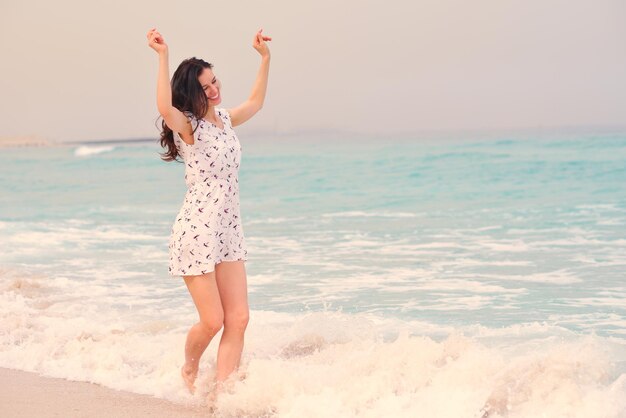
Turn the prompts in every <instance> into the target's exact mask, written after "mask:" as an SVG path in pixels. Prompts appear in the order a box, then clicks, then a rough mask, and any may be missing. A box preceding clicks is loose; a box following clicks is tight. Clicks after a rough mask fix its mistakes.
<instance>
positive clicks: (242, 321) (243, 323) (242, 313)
mask: <svg viewBox="0 0 626 418" xmlns="http://www.w3.org/2000/svg"><path fill="white" fill-rule="evenodd" d="M249 321H250V312H249V311H248V310H247V309H246V310H237V311H234V312H226V313H225V314H224V328H229V329H237V330H242V331H243V330H245V329H246V327H247V326H248V322H249Z"/></svg>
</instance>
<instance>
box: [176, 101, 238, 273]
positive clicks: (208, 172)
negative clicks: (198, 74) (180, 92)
mask: <svg viewBox="0 0 626 418" xmlns="http://www.w3.org/2000/svg"><path fill="white" fill-rule="evenodd" d="M215 112H216V114H217V116H218V117H219V118H220V119H221V120H222V122H223V123H224V129H220V128H219V127H217V126H216V125H215V124H213V123H211V122H209V121H207V120H205V119H196V118H195V117H194V116H193V115H191V114H189V113H186V114H187V117H188V119H189V120H190V122H191V126H192V128H193V129H194V130H195V131H194V134H193V138H194V143H193V145H189V144H187V143H186V142H185V141H183V140H182V139H181V138H180V136H179V135H178V133H177V132H175V133H174V142H175V144H176V147H177V148H178V150H179V154H180V156H181V158H182V159H183V160H184V163H185V183H186V184H187V188H188V189H187V193H186V194H185V199H184V202H183V205H182V207H181V209H180V211H179V212H178V215H177V217H176V220H175V221H174V225H173V226H172V233H171V235H170V239H169V245H168V246H169V258H170V261H169V274H170V275H171V276H187V275H198V274H204V273H209V272H211V271H213V270H215V264H217V263H219V262H221V261H235V260H244V261H247V259H248V258H247V256H248V251H247V247H246V242H245V237H244V234H243V229H242V225H241V214H240V208H239V179H238V173H239V164H240V162H241V150H242V148H241V144H240V143H239V139H238V138H237V135H236V134H235V131H234V130H233V126H232V124H231V121H230V115H229V114H228V112H227V111H226V109H217V108H216V109H215ZM196 127H197V129H196Z"/></svg>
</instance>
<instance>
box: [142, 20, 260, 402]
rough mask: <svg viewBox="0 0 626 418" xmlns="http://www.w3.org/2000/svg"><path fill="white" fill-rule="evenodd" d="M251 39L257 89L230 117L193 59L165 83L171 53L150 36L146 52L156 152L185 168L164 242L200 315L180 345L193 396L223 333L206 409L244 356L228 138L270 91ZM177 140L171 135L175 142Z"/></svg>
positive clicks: (239, 250)
mask: <svg viewBox="0 0 626 418" xmlns="http://www.w3.org/2000/svg"><path fill="white" fill-rule="evenodd" d="M269 40H271V38H269V37H267V36H264V35H263V34H262V29H261V30H259V31H258V32H257V33H256V34H255V35H254V40H253V44H252V46H253V47H254V48H255V49H256V50H257V51H258V52H259V53H260V54H261V66H260V68H259V72H258V76H257V79H256V83H255V85H254V87H253V89H252V93H251V94H250V97H249V98H248V100H246V101H245V102H243V103H242V104H240V105H239V106H237V107H234V108H232V109H224V108H218V105H219V104H220V103H221V100H222V97H221V88H222V85H221V83H220V81H219V80H218V78H217V76H216V75H215V74H214V73H213V65H212V64H210V63H208V62H206V61H204V60H202V59H199V58H196V57H192V58H188V59H185V60H184V61H183V62H181V64H180V65H179V66H178V68H177V69H176V71H175V72H174V76H173V77H172V80H171V85H170V80H169V75H168V66H169V65H168V47H167V44H166V43H165V41H164V39H163V36H161V34H160V33H159V32H157V31H156V29H155V28H153V29H151V30H150V31H148V45H149V46H150V47H151V48H152V49H154V50H155V51H157V52H158V54H159V75H158V82H157V106H158V110H159V113H160V114H161V116H162V117H163V122H162V128H163V130H162V132H161V145H162V146H163V147H166V148H167V152H166V153H165V155H163V156H162V158H163V159H164V160H165V161H173V160H177V157H182V159H183V160H184V162H185V182H186V184H187V186H188V190H187V193H186V195H185V201H184V203H183V205H182V207H181V208H180V211H179V212H178V215H177V216H176V220H175V221H174V224H173V226H172V231H171V235H170V239H169V274H170V275H172V276H182V277H183V279H184V280H185V284H186V286H187V288H188V289H189V292H190V294H191V297H192V299H193V302H194V304H195V306H196V308H197V310H198V315H199V322H198V323H196V324H195V325H193V326H192V327H191V329H190V330H189V332H188V334H187V341H186V344H185V364H184V365H183V366H182V368H181V376H182V378H183V380H184V382H185V384H186V385H187V387H188V388H189V391H190V392H192V393H193V392H194V391H195V386H194V382H195V380H196V377H197V374H198V368H199V362H200V357H201V356H202V354H203V352H204V351H205V349H206V348H207V346H208V345H209V343H210V342H211V340H212V339H213V337H214V336H215V335H216V334H217V333H218V332H219V331H220V330H221V329H222V327H223V328H224V331H223V333H222V338H221V340H220V345H219V350H218V353H217V369H216V371H215V379H214V382H213V387H212V388H211V390H210V391H209V394H210V395H209V404H211V405H212V404H213V402H214V401H215V400H216V396H217V395H218V393H219V392H220V391H221V389H222V387H223V384H224V382H225V381H226V379H227V378H228V377H229V376H230V375H231V374H232V372H233V371H235V370H237V369H238V367H239V363H240V360H241V353H242V350H243V342H244V332H245V330H246V327H247V324H248V317H249V307H248V291H247V277H246V270H245V266H244V262H245V261H246V260H247V255H248V250H247V245H246V241H245V237H244V233H243V226H242V222H241V213H240V203H239V180H238V175H239V166H240V163H241V149H242V148H241V144H240V143H239V139H238V138H237V135H236V134H235V131H234V130H233V127H234V126H237V125H240V124H242V123H244V122H245V121H247V120H249V119H250V118H251V117H252V116H254V115H255V114H256V113H257V112H258V111H259V110H260V109H261V108H262V107H263V101H264V100H265V92H266V89H267V78H268V73H269V62H270V52H269V48H268V46H267V44H266V43H265V42H266V41H269ZM174 133H175V134H174Z"/></svg>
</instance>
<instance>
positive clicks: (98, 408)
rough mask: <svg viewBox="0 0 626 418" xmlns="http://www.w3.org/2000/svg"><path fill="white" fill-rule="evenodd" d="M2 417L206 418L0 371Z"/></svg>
mask: <svg viewBox="0 0 626 418" xmlns="http://www.w3.org/2000/svg"><path fill="white" fill-rule="evenodd" d="M0 387H1V388H2V390H0V416H3V417H14V418H20V417H24V418H25V417H37V418H44V417H63V418H67V417H85V418H87V417H89V418H99V417H102V418H105V417H106V418H109V417H122V416H123V417H126V418H132V417H206V416H208V415H209V413H208V411H207V410H206V409H205V408H202V407H197V408H196V409H194V408H192V407H186V406H182V405H178V404H175V403H172V402H169V401H166V400H163V399H158V398H155V397H153V396H148V395H138V394H135V393H130V392H124V391H119V390H113V389H109V388H106V387H104V386H100V385H96V384H93V383H87V382H74V381H70V380H66V379H58V378H51V377H43V376H40V375H38V374H36V373H30V372H24V371H20V370H12V369H6V368H0Z"/></svg>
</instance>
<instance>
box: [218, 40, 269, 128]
mask: <svg viewBox="0 0 626 418" xmlns="http://www.w3.org/2000/svg"><path fill="white" fill-rule="evenodd" d="M262 31H263V29H260V30H259V31H258V32H257V33H256V34H255V36H254V40H253V41H252V46H253V47H254V49H256V50H257V51H258V53H259V54H261V66H260V67H259V71H258V72H257V76H256V81H255V82H254V86H253V87H252V93H250V97H249V98H248V100H246V101H245V102H243V103H242V104H240V105H239V106H237V107H235V108H232V109H229V110H228V113H229V114H230V120H231V123H232V125H233V126H237V125H241V124H242V123H244V122H245V121H247V120H248V119H250V118H251V117H252V116H254V115H255V113H257V112H258V111H259V110H261V108H262V107H263V102H264V101H265V92H266V91H267V79H268V76H269V71H270V49H269V47H268V46H267V44H266V43H265V41H271V40H272V38H270V37H269V36H264V35H263V34H262V33H261V32H262Z"/></svg>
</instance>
